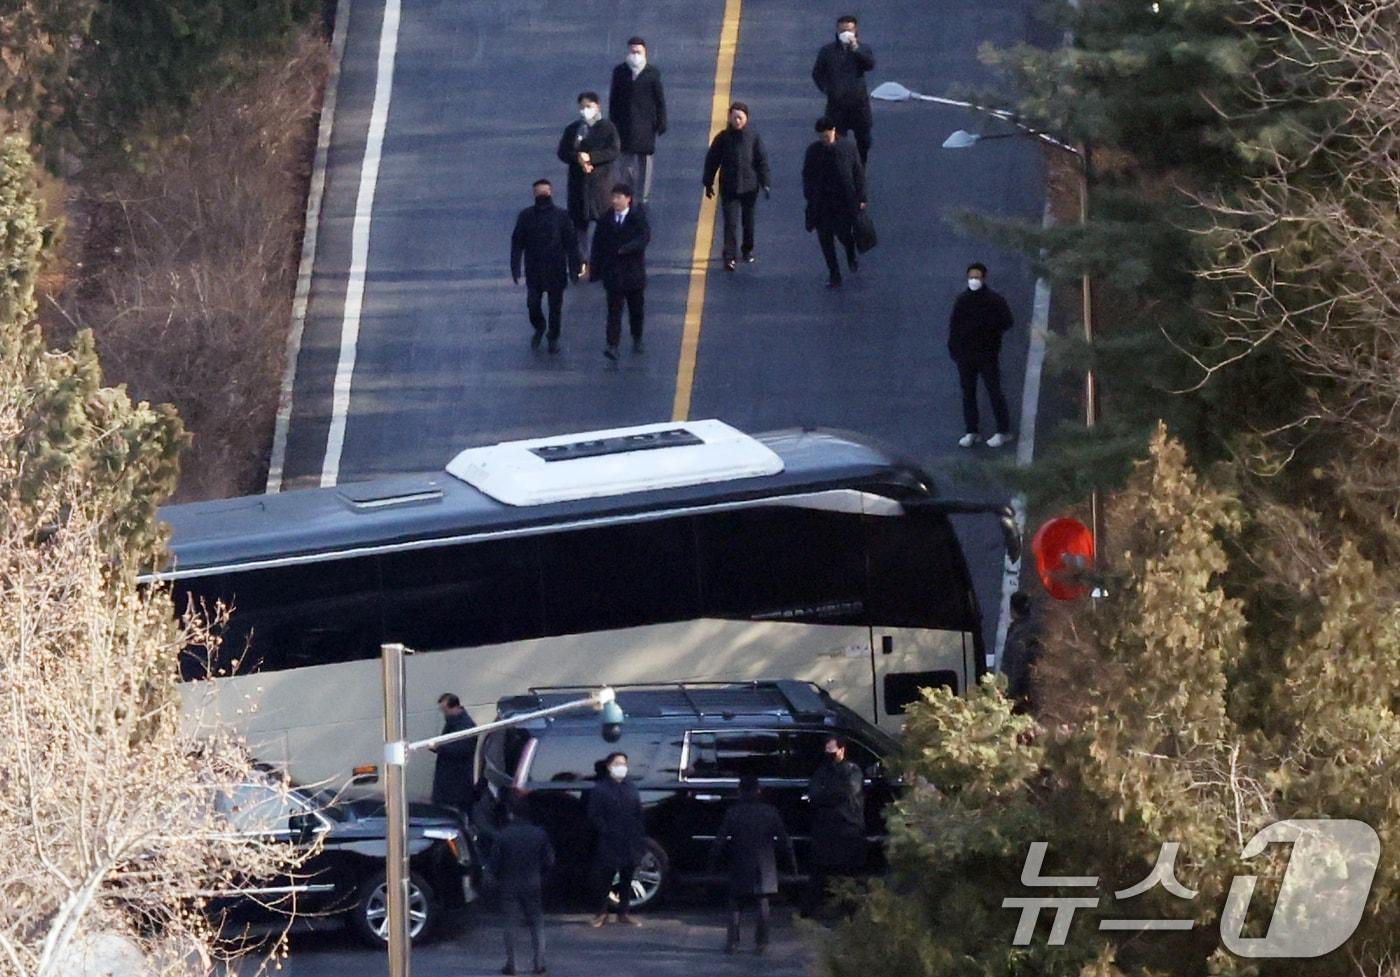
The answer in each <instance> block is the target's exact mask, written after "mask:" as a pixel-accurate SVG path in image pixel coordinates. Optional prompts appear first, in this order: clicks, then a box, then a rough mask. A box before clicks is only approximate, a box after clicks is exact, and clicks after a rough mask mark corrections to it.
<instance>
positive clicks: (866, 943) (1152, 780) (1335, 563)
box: [826, 0, 1400, 977]
mask: <svg viewBox="0 0 1400 977" xmlns="http://www.w3.org/2000/svg"><path fill="white" fill-rule="evenodd" d="M1053 9H1054V11H1055V13H1056V16H1058V17H1059V18H1060V19H1061V20H1062V21H1063V23H1064V26H1065V27H1066V28H1067V29H1069V30H1071V31H1072V36H1073V41H1072V43H1070V44H1069V45H1067V46H1066V47H1065V48H1063V49H1057V50H1053V51H1037V50H1030V49H1024V50H1014V51H1000V52H997V51H988V52H986V57H987V58H988V59H989V60H990V61H992V62H993V63H995V64H997V65H1000V66H1001V67H1002V68H1003V69H1004V70H1005V77H1006V79H1007V93H1006V100H1007V103H1008V104H1017V105H1019V106H1020V108H1021V110H1022V112H1023V113H1024V114H1025V116H1026V118H1027V119H1028V120H1029V121H1030V122H1031V123H1032V124H1035V125H1037V126H1040V127H1044V128H1047V129H1050V130H1052V131H1056V132H1061V133H1065V134H1067V135H1069V136H1070V137H1072V138H1074V139H1075V140H1077V141H1082V142H1083V143H1084V144H1086V145H1087V146H1088V148H1089V155H1090V160H1091V163H1092V179H1093V183H1092V195H1091V200H1092V205H1091V219H1090V221H1089V223H1088V225H1087V227H1084V228H1079V227H1074V226H1060V227H1057V228H1054V229H1051V230H1050V231H1048V232H1042V231H1041V230H1040V229H1038V228H1014V227H1007V226H1004V225H996V224H993V223H991V222H986V221H980V222H977V223H978V224H979V226H980V227H981V228H983V229H984V230H987V231H989V232H994V233H1000V234H1002V235H1004V236H1005V237H1006V238H1008V239H1010V240H1013V241H1018V242H1020V243H1021V244H1022V245H1023V246H1024V247H1025V248H1026V250H1027V252H1028V253H1030V254H1032V255H1034V256H1035V257H1036V260H1037V261H1039V262H1040V263H1041V266H1042V267H1043V268H1044V269H1045V271H1046V272H1047V273H1048V274H1049V275H1051V277H1052V279H1053V280H1054V281H1055V282H1056V284H1057V285H1059V286H1060V287H1061V291H1062V292H1065V291H1069V292H1075V291H1076V288H1077V285H1078V276H1079V275H1080V274H1081V273H1082V272H1083V271H1086V270H1087V271H1088V272H1090V273H1091V275H1092V276H1093V280H1094V283H1095V291H1094V298H1095V304H1096V322H1095V326H1096V341H1095V343H1094V346H1093V348H1092V349H1086V348H1085V347H1084V344H1083V343H1082V342H1080V341H1077V340H1075V339H1072V338H1068V337H1072V336H1077V335H1078V334H1079V324H1078V323H1076V322H1069V323H1066V324H1064V328H1063V329H1062V330H1061V332H1062V333H1063V337H1061V336H1056V337H1053V338H1052V341H1051V346H1052V354H1053V362H1054V364H1055V366H1056V368H1057V369H1058V371H1059V372H1060V375H1061V376H1062V377H1067V378H1070V380H1071V381H1073V379H1074V378H1076V377H1078V376H1080V375H1082V370H1083V369H1084V367H1085V366H1086V365H1087V364H1090V363H1092V364H1093V367H1094V369H1095V371H1096V373H1097V376H1098V380H1099V383H1100V386H1101V388H1102V391H1103V398H1102V404H1101V418H1102V420H1101V422H1100V427H1099V429H1098V430H1097V431H1096V432H1094V433H1093V434H1092V435H1091V434H1088V433H1086V432H1084V431H1083V430H1082V428H1080V427H1079V426H1078V425H1076V424H1074V423H1070V422H1066V423H1065V424H1064V425H1062V426H1061V427H1060V428H1059V429H1057V430H1056V431H1054V432H1052V434H1051V436H1050V437H1049V438H1048V439H1044V440H1042V442H1041V445H1042V446H1043V447H1042V450H1041V452H1040V453H1041V456H1042V457H1043V458H1044V459H1046V460H1045V461H1042V462H1040V463H1038V465H1037V468H1036V471H1035V472H1034V486H1033V487H1034V491H1035V498H1034V499H1033V502H1034V504H1035V505H1036V507H1037V508H1038V510H1039V511H1041V512H1070V513H1075V514H1078V515H1080V516H1081V518H1086V513H1085V512H1084V510H1083V508H1082V506H1083V503H1084V499H1085V498H1086V496H1087V495H1088V492H1089V489H1090V488H1091V487H1097V488H1099V489H1101V490H1102V491H1104V492H1106V493H1109V494H1110V498H1109V500H1108V505H1107V508H1108V518H1107V525H1106V531H1105V535H1104V538H1103V540H1101V544H1102V545H1101V551H1100V561H1099V566H1098V567H1097V568H1096V571H1095V576H1096V579H1095V580H1094V582H1095V583H1097V584H1098V585H1099V586H1101V587H1102V588H1103V589H1104V590H1105V591H1106V596H1105V597H1103V598H1101V599H1099V600H1097V601H1095V602H1093V603H1092V604H1091V603H1089V602H1087V601H1084V602H1079V603H1074V604H1067V605H1061V606H1056V607H1053V608H1045V609H1044V613H1043V614H1042V617H1041V622H1040V624H1041V641H1042V644H1043V647H1044V653H1043V659H1042V661H1041V664H1040V666H1039V668H1038V670H1037V672H1036V682H1035V685H1036V691H1037V703H1036V708H1035V710H1034V712H1033V714H1032V715H1028V716H1020V715H1014V714H1013V713H1012V712H1011V711H1010V708H1009V706H1008V705H1007V704H1006V703H1005V702H1004V700H1002V699H1001V698H1000V697H999V696H998V695H995V694H993V693H991V692H990V691H986V692H984V693H983V694H981V695H976V696H973V697H972V698H971V699H969V700H955V699H951V698H948V697H946V696H938V695H934V696H931V697H930V698H929V699H928V701H927V702H926V703H924V704H922V705H921V706H919V707H917V708H916V710H915V712H914V714H913V715H912V717H911V719H910V722H909V725H908V727H907V746H908V747H909V756H908V760H907V763H908V769H907V772H908V774H909V776H910V777H911V779H912V780H913V782H914V783H916V784H918V785H919V786H917V787H916V789H914V790H913V791H912V792H911V793H910V795H909V796H908V797H907V798H906V799H905V800H904V801H902V802H901V809H900V813H901V815H902V817H898V816H897V817H895V818H894V819H893V820H894V822H895V825H896V826H895V828H894V832H895V840H894V845H893V848H892V852H891V860H892V863H893V865H894V871H893V873H892V875H891V876H890V878H889V879H887V880H885V881H882V882H878V883H875V884H874V885H873V886H872V888H871V891H870V892H869V894H868V896H866V897H865V898H863V899H862V900H861V901H860V902H859V903H858V905H857V908H856V910H855V915H854V918H853V919H852V920H851V921H850V922H849V923H847V924H844V925H843V926H842V927H841V928H840V929H839V930H838V932H837V933H836V935H835V937H834V938H833V939H832V941H831V942H830V943H829V945H828V950H827V958H826V963H827V968H828V970H829V971H830V972H831V973H832V974H835V975H841V977H846V975H850V977H854V975H857V974H870V973H898V974H901V975H969V977H970V975H978V977H981V975H1017V974H1035V975H1038V977H1058V975H1066V977H1068V975H1080V977H1116V975H1132V977H1149V975H1151V977H1158V975H1160V977H1175V975H1180V977H1197V975H1202V974H1218V975H1251V977H1274V975H1280V977H1281V975H1290V977H1291V975H1305V974H1318V975H1339V977H1340V975H1342V974H1354V975H1362V977H1394V975H1396V974H1400V918H1397V912H1400V909H1397V907H1400V900H1397V899H1396V891H1395V890H1396V886H1397V883H1400V846H1397V843H1396V842H1397V838H1400V813H1397V812H1400V781H1398V780H1397V777H1400V665H1397V662H1400V582H1397V581H1400V574H1397V572H1396V571H1397V560H1400V521H1397V519H1398V518H1400V509H1397V506H1400V502H1397V499H1400V495H1397V493H1396V491H1395V486H1396V485H1397V484H1400V422H1397V418H1396V416H1395V405H1396V404H1397V403H1400V389H1397V387H1398V386H1400V381H1397V377H1400V284H1397V277H1396V275H1395V272H1394V269H1395V268H1396V267H1397V265H1400V229H1397V227H1396V222H1397V218H1396V212H1395V200H1396V199H1397V196H1398V195H1397V190H1400V162H1397V161H1400V145H1397V139H1400V136H1397V134H1396V123H1397V122H1398V121H1400V118H1398V117H1397V112H1400V109H1397V106H1400V97H1397V96H1398V95H1400V87H1398V86H1400V6H1397V5H1396V4H1394V3H1390V2H1355V3H1344V4H1342V3H1328V4H1321V3H1308V2H1301V0H1198V2H1190V3H1176V2H1167V0H1163V2H1162V3H1159V4H1151V3H1142V2H1138V0H1082V2H1081V3H1080V4H1078V5H1074V6H1071V5H1070V4H1067V3H1065V4H1061V3H1056V4H1054V5H1053ZM1071 307H1072V306H1071ZM1067 389H1077V385H1076V384H1073V383H1072V382H1071V383H1069V384H1067ZM1029 487H1032V486H1031V483H1029V482H1028V488H1029ZM1028 583H1030V582H1029V581H1028ZM1284 818H1333V819H1337V818H1354V819H1357V820H1360V821H1364V822H1366V823H1367V824H1369V825H1370V826H1372V827H1373V828H1374V829H1375V830H1376V832H1377V833H1378V834H1379V836H1380V838H1381V846H1382V847H1381V852H1382V855H1381V862H1380V865H1379V869H1378V871H1377V874H1376V877H1375V881H1374V885H1373V886H1372V889H1371V894H1370V898H1369V900H1368V902H1367V906H1366V911H1365V914H1364V916H1363V918H1362V921H1361V924H1360V927H1359V929H1358V930H1357V931H1356V933H1355V935H1354V936H1352V938H1351V939H1350V940H1349V941H1348V942H1347V943H1346V944H1345V945H1344V946H1343V947H1342V948H1340V949H1338V950H1335V951H1333V952H1331V953H1329V954H1326V955H1324V956H1321V957H1318V958H1316V959H1246V958H1243V957H1240V956H1235V955H1233V954H1230V953H1228V952H1226V951H1225V950H1224V948H1223V944H1222V939H1221V930H1222V920H1221V918H1222V908H1223V905H1224V902H1225V894H1226V892H1227V891H1228V890H1229V887H1230V880H1231V878H1232V877H1234V876H1237V875H1257V876H1260V878H1261V881H1260V884H1259V890H1260V891H1259V892H1258V893H1257V894H1256V895H1255V896H1254V900H1255V902H1256V903H1257V904H1258V905H1256V906H1254V907H1253V908H1252V909H1251V912H1250V916H1249V929H1248V930H1247V935H1250V936H1262V935H1263V927H1264V926H1266V925H1267V921H1268V919H1269V913H1270V910H1271V908H1272V901H1273V898H1274V897H1276V895H1277V893H1278V889H1279V883H1280V879H1281V878H1282V876H1283V874H1284V871H1285V868H1286V867H1287V865H1288V860H1289V856H1288V846H1286V845H1283V846H1279V845H1276V846H1274V847H1272V848H1270V849H1268V850H1267V851H1266V852H1265V853H1264V854H1263V855H1261V856H1258V857H1255V858H1252V859H1249V860H1244V859H1243V858H1242V857H1241V849H1242V846H1243V844H1244V842H1245V841H1247V840H1248V839H1249V838H1250V837H1252V836H1253V835H1254V834H1255V832H1257V831H1258V830H1260V829H1261V828H1263V827H1265V826H1266V825H1268V824H1270V823H1273V822H1275V821H1278V820H1280V819H1284ZM1033 841H1045V842H1048V849H1047V851H1048V855H1047V857H1046V862H1045V869H1044V874H1048V875H1073V876H1098V878H1099V885H1098V887H1097V888H1096V889H1095V890H1093V891H1092V892H1084V891H1075V890H1072V889H1064V888H1056V889H1054V890H1039V891H1036V890H1030V889H1027V888H1026V887H1024V886H1023V885H1022V883H1021V870H1022V867H1023V865H1024V864H1025V861H1026V858H1027V854H1028V850H1029V846H1030V844H1031V843H1032V842H1033ZM1166 842H1178V843H1179V844H1180V849H1179V854H1178V856H1177V858H1176V878H1177V879H1179V880H1180V882H1181V883H1182V884H1183V885H1184V886H1185V887H1188V888H1189V889H1191V890H1196V892H1197V895H1196V896H1195V898H1193V899H1184V898H1181V897H1178V896H1174V895H1170V894H1168V893H1167V892H1166V891H1165V890H1164V889H1162V888H1160V887H1158V888H1155V889H1152V890H1151V891H1150V892H1149V893H1147V894H1144V895H1141V896H1137V897H1135V898H1132V899H1129V900H1127V901H1119V900H1115V899H1114V897H1113V893H1114V891H1116V890H1121V889H1125V888H1128V887H1129V886H1132V885H1134V884H1135V883H1138V882H1140V881H1142V880H1143V879H1144V878H1145V877H1147V876H1148V874H1149V873H1150V872H1151V871H1152V869H1153V866H1154V864H1155V863H1156V861H1157V858H1158V855H1159V852H1160V851H1161V848H1162V845H1163V843H1166ZM1299 868H1301V865H1300V866H1296V867H1294V868H1292V869H1289V871H1297V870H1298V869H1299ZM1334 881H1335V880H1334ZM1099 894H1102V895H1103V896H1104V898H1103V900H1102V902H1101V904H1100V905H1099V907H1098V908H1097V909H1089V910H1081V911H1079V912H1078V913H1076V914H1075V920H1074V923H1073V925H1072V926H1071V928H1070V930H1069V933H1068V940H1067V942H1066V943H1065V945H1063V946H1052V945H1050V943H1049V942H1048V935H1049V925H1050V924H1049V916H1050V915H1051V914H1052V913H1051V911H1049V910H1047V911H1046V912H1045V913H1044V914H1043V919H1042V922H1041V924H1040V925H1039V927H1038V928H1037V930H1036V933H1035V937H1034V939H1033V940H1032V941H1031V943H1030V945H1029V946H1025V947H1015V946H1013V934H1014V931H1015V929H1016V925H1017V922H1018V919H1019V912H1020V911H1019V910H1017V909H1007V908H1003V906H1002V899H1003V898H1006V897H1025V896H1035V895H1048V896H1079V895H1090V896H1092V895H1099ZM1327 902H1328V900H1327V899H1326V898H1319V899H1316V900H1314V903H1315V905H1314V906H1313V909H1314V911H1315V912H1316V913H1318V914H1321V913H1324V912H1326V911H1327V909H1328V905H1327ZM1108 918H1129V919H1136V918H1148V919H1153V918H1155V919H1166V918H1187V919H1190V920H1192V922H1193V923H1194V926H1193V928H1192V929H1191V930H1189V931H1187V932H1179V933H1142V932H1135V931H1126V932H1123V931H1118V932H1115V931H1111V930H1110V931H1103V930H1100V929H1099V928H1098V926H1099V923H1100V921H1101V920H1104V919H1108ZM873 933H879V934H880V936H879V938H872V934H873Z"/></svg>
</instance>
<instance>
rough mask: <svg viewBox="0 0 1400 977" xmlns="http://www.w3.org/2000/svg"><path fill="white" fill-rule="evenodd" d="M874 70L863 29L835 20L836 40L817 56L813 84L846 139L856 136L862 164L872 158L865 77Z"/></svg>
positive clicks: (849, 19) (851, 21)
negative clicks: (863, 41) (815, 85)
mask: <svg viewBox="0 0 1400 977" xmlns="http://www.w3.org/2000/svg"><path fill="white" fill-rule="evenodd" d="M874 67H875V54H874V52H872V51H871V50H870V48H869V47H868V46H867V45H865V44H862V43H861V40H860V26H859V25H858V24H857V23H856V19H855V18H854V17H852V16H850V15H849V14H847V15H845V16H841V17H837V18H836V40H834V41H832V42H831V43H830V44H826V45H823V46H822V49H821V50H820V51H818V52H817V63H816V64H815V65H813V66H812V81H814V82H816V84H817V88H819V89H820V90H821V93H822V94H823V95H825V96H826V115H827V117H828V118H829V119H831V120H832V121H833V122H835V123H836V129H837V132H838V133H840V134H841V135H842V136H844V135H845V134H846V133H847V132H854V133H855V136H856V147H857V148H858V149H859V150H860V162H861V165H864V164H865V162H866V161H867V160H868V159H869V157H870V129H871V126H872V125H873V119H872V117H871V114H870V93H869V92H867V91H866V89H865V73H866V72H867V71H870V70H872V69H873V68H874Z"/></svg>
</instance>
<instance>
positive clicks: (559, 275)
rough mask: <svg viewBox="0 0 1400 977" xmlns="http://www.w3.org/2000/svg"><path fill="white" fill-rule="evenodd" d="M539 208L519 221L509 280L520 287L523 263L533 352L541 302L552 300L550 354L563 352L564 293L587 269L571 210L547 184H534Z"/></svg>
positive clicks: (540, 332) (541, 325)
mask: <svg viewBox="0 0 1400 977" xmlns="http://www.w3.org/2000/svg"><path fill="white" fill-rule="evenodd" d="M533 189H534V194H535V203H534V206H532V207H526V208H525V209H524V210H522V211H521V212H520V216H518V217H517V218H516V219H515V230H514V231H512V232H511V235H510V277H511V279H512V280H514V282H515V283H516V284H517V285H519V284H520V272H521V267H520V266H521V261H522V259H523V260H524V264H525V268H524V271H525V308H526V309H527V311H528V312H529V315H530V325H531V326H532V327H533V328H534V331H535V332H534V335H533V336H532V337H531V339H530V348H531V349H539V348H540V340H541V339H542V338H543V337H544V334H545V317H544V310H543V309H542V308H541V300H542V299H543V298H544V297H545V296H546V295H547V296H549V351H550V352H551V353H557V352H559V328H560V325H561V319H562V318H563V314H564V289H565V287H567V286H568V284H569V279H570V278H571V277H576V276H577V275H578V273H579V270H580V269H581V268H582V266H583V260H582V258H581V257H580V256H579V250H578V231H577V230H575V229H574V223H573V221H572V220H570V219H569V214H568V212H567V211H565V210H562V209H561V208H559V207H556V206H555V205H554V187H553V185H552V184H551V183H550V182H549V181H548V180H536V181H535V183H534V187H533Z"/></svg>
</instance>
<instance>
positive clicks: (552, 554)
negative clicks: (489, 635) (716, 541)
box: [541, 519, 699, 634]
mask: <svg viewBox="0 0 1400 977" xmlns="http://www.w3.org/2000/svg"><path fill="white" fill-rule="evenodd" d="M542 546H543V550H542V553H541V564H542V577H543V580H544V593H545V598H544V601H543V603H544V612H545V628H546V632H545V633H547V634H579V633H583V632H587V631H606V630H610V629H613V628H627V627H636V626H638V625H644V624H661V623H664V622H667V621H685V620H690V619H691V618H694V617H697V616H698V612H699V595H698V593H697V588H696V577H695V538H694V534H693V532H692V530H691V527H690V523H689V521H688V520H685V519H668V520H663V521H658V522H646V523H634V524H631V525H619V526H606V527H602V528H599V529H576V530H572V531H569V532H562V533H556V534H554V535H552V536H550V537H548V538H547V539H544V540H542Z"/></svg>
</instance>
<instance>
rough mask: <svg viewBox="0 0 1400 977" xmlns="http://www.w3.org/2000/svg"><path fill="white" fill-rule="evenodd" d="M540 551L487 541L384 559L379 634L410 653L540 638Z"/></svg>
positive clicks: (521, 542) (526, 544) (530, 545)
mask: <svg viewBox="0 0 1400 977" xmlns="http://www.w3.org/2000/svg"><path fill="white" fill-rule="evenodd" d="M538 546H539V544H538V542H537V541H536V540H533V539H518V540H485V541H482V542H479V543H466V544H462V545H458V546H442V547H428V548H425V549H415V550H405V551H402V552H399V553H386V554H384V555H383V556H381V557H380V561H381V563H380V566H381V568H382V573H383V579H384V633H385V634H387V635H389V640H392V641H401V642H403V643H404V644H405V645H407V646H408V647H410V648H412V649H414V650H415V651H436V650H440V649H444V648H461V647H473V646H476V645H490V644H502V643H504V642H507V641H516V640H519V639H521V638H533V637H536V636H538V635H539V633H540V626H541V617H540V572H539V564H538V560H537V554H538V552H539V549H538Z"/></svg>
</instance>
